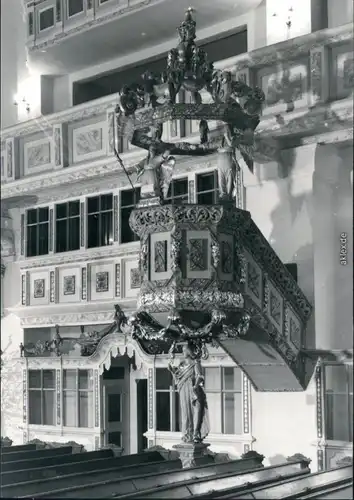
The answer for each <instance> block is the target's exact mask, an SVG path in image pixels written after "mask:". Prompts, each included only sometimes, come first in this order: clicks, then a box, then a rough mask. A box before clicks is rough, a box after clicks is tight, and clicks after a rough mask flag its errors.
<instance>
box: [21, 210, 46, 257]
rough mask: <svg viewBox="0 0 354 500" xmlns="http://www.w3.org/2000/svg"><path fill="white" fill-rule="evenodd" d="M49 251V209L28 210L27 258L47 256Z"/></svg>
mask: <svg viewBox="0 0 354 500" xmlns="http://www.w3.org/2000/svg"><path fill="white" fill-rule="evenodd" d="M48 251H49V209H48V207H45V208H33V209H31V210H27V249H26V254H27V257H36V256H38V255H46V254H47V253H48Z"/></svg>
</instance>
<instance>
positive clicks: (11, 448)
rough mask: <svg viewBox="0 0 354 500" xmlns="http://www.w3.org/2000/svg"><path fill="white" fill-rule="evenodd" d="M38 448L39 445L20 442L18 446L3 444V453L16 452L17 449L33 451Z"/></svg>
mask: <svg viewBox="0 0 354 500" xmlns="http://www.w3.org/2000/svg"><path fill="white" fill-rule="evenodd" d="M36 449H37V446H36V445H35V444H18V445H16V446H3V447H2V448H1V454H3V453H14V452H16V451H33V450H36Z"/></svg>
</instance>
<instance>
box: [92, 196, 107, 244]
mask: <svg viewBox="0 0 354 500" xmlns="http://www.w3.org/2000/svg"><path fill="white" fill-rule="evenodd" d="M112 243H113V195H112V194H102V195H101V196H94V197H92V198H87V247H88V248H94V247H105V246H108V245H112Z"/></svg>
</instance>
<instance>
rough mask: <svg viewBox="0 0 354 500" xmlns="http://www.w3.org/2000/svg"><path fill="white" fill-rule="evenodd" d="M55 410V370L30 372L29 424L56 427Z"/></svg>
mask: <svg viewBox="0 0 354 500" xmlns="http://www.w3.org/2000/svg"><path fill="white" fill-rule="evenodd" d="M55 408H56V404H55V370H29V371H28V409H29V423H30V424H35V425H55Z"/></svg>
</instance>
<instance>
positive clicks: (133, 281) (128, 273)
mask: <svg viewBox="0 0 354 500" xmlns="http://www.w3.org/2000/svg"><path fill="white" fill-rule="evenodd" d="M122 265H123V268H122V269H123V270H124V271H123V272H124V287H123V288H124V291H123V293H124V298H135V297H136V296H137V293H138V291H139V288H140V283H141V276H140V269H139V262H138V259H129V260H128V259H127V260H124V261H122Z"/></svg>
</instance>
